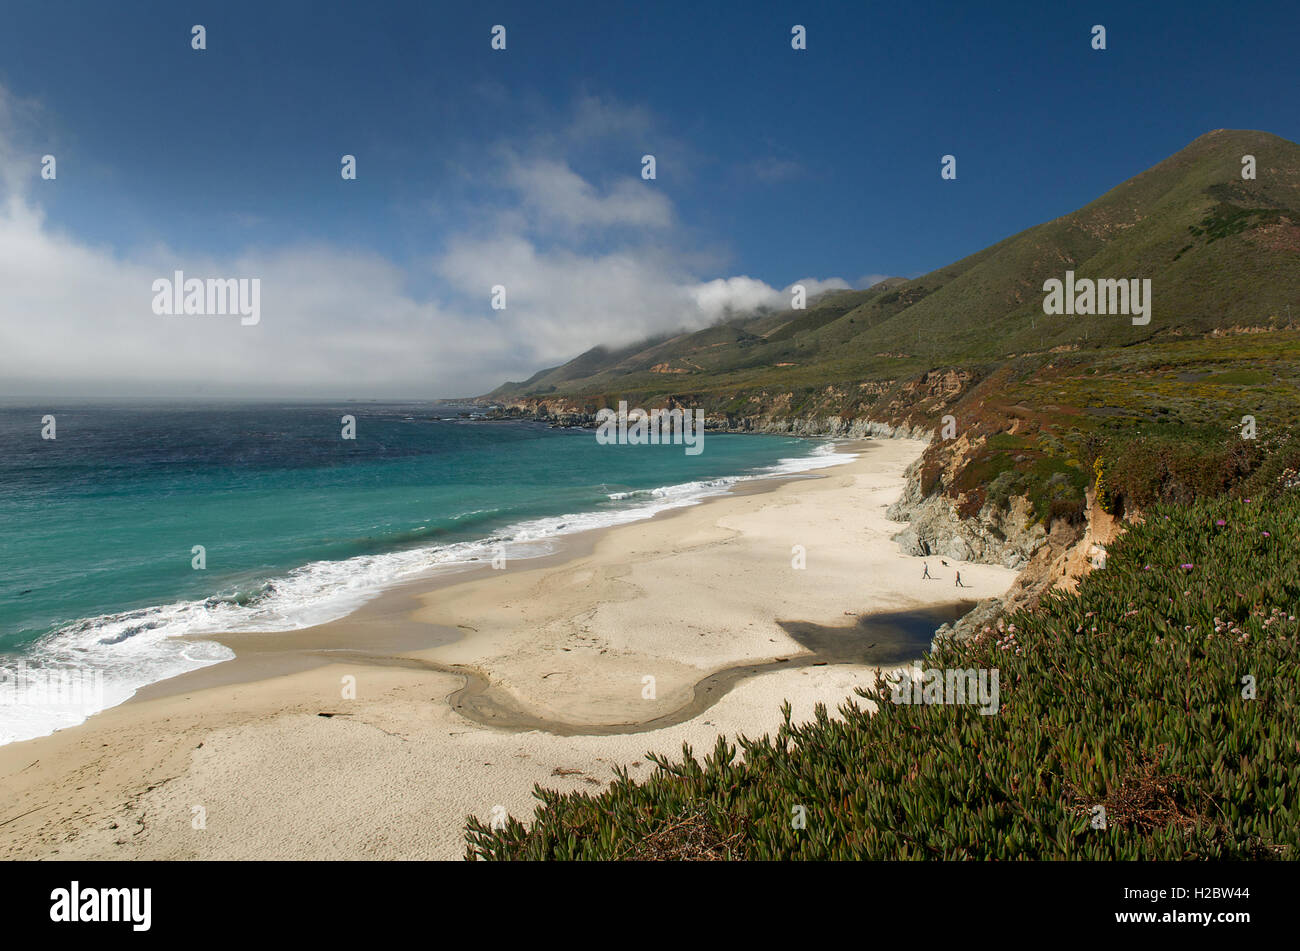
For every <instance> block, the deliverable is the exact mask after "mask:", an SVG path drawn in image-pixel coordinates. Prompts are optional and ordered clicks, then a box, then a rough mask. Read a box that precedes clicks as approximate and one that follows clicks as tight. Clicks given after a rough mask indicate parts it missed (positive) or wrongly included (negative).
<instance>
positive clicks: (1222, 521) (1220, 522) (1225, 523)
mask: <svg viewBox="0 0 1300 951" xmlns="http://www.w3.org/2000/svg"><path fill="white" fill-rule="evenodd" d="M1214 524H1215V525H1227V524H1228V523H1227V522H1225V521H1224V520H1223V519H1219V520H1218V521H1217V522H1215V523H1214Z"/></svg>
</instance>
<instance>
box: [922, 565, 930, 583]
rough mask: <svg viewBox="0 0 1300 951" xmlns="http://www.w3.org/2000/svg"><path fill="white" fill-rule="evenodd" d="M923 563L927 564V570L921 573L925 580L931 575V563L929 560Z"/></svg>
mask: <svg viewBox="0 0 1300 951" xmlns="http://www.w3.org/2000/svg"><path fill="white" fill-rule="evenodd" d="M921 564H923V565H925V571H923V572H922V573H921V578H922V580H924V579H925V578H929V577H930V563H929V562H928V561H923V562H921Z"/></svg>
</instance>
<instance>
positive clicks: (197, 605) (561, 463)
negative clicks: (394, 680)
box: [0, 403, 832, 742]
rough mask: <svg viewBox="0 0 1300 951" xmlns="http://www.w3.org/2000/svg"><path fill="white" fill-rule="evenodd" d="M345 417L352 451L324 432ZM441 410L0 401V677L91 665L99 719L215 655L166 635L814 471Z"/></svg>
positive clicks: (814, 461)
mask: <svg viewBox="0 0 1300 951" xmlns="http://www.w3.org/2000/svg"><path fill="white" fill-rule="evenodd" d="M462 409H464V410H468V409H469V408H468V407H466V408H462ZM47 414H52V415H54V416H55V420H56V423H55V425H56V430H55V435H56V438H55V439H53V440H49V439H42V438H41V431H42V422H41V420H42V417H44V416H45V415H47ZM345 414H351V415H352V416H355V417H356V439H355V440H345V439H342V438H340V434H341V430H342V426H341V423H340V418H341V417H342V416H343V415H345ZM448 416H450V417H453V418H439V417H448ZM455 416H456V409H455V408H451V407H445V406H434V405H431V404H369V403H367V404H352V405H327V404H297V405H285V404H252V403H241V404H230V405H216V404H203V405H192V406H176V405H168V406H166V407H164V406H161V405H159V406H148V405H127V404H111V405H110V404H98V405H91V406H85V405H83V406H75V405H69V406H59V405H44V406H17V405H4V406H0V445H3V446H4V447H5V451H4V453H3V457H0V519H2V521H0V665H8V666H9V667H10V668H12V667H13V665H14V664H15V663H17V662H18V661H22V662H23V663H25V664H28V665H33V666H46V667H51V666H57V665H66V666H73V667H77V668H79V669H83V670H84V669H94V670H95V671H97V672H102V677H103V680H104V684H105V700H104V703H105V704H106V705H107V704H111V703H115V702H120V700H122V699H125V698H126V697H127V696H129V695H130V694H131V693H132V692H133V691H134V690H135V689H138V688H139V687H140V686H142V685H144V684H146V683H151V682H154V681H156V680H159V679H163V678H165V677H169V676H173V675H175V674H177V673H181V672H183V671H185V670H190V669H195V668H196V667H200V666H203V665H205V664H210V663H215V662H217V661H220V660H223V659H226V658H227V657H229V656H230V655H229V652H228V651H227V650H226V649H225V648H223V647H221V646H220V645H217V644H215V643H213V642H203V641H178V640H176V638H175V637H174V635H178V634H204V633H216V632H220V631H228V630H245V631H272V630H286V629H293V628H300V627H305V626H308V625H310V624H315V623H320V622H323V621H327V620H331V619H333V618H337V617H341V616H343V615H345V614H347V613H348V612H349V611H351V610H352V609H354V608H355V607H357V606H358V605H359V604H361V603H363V602H364V601H365V600H366V599H368V598H370V597H372V596H374V594H376V593H377V592H378V591H379V590H381V589H382V588H383V587H384V586H386V585H391V584H392V583H394V582H396V581H400V580H402V579H404V578H409V577H414V576H417V575H419V574H420V573H423V572H428V571H430V570H454V569H455V568H457V567H464V566H466V565H469V564H473V563H474V560H475V559H478V560H490V559H492V558H493V557H494V556H504V557H506V558H507V564H508V563H509V561H510V560H513V559H518V558H526V557H530V556H535V555H539V554H544V553H546V552H548V551H551V550H553V549H554V547H555V539H556V538H558V537H559V536H561V535H564V534H568V533H571V532H574V531H581V530H583V529H586V528H595V527H599V526H602V525H608V524H616V523H619V522H625V521H632V520H635V519H638V518H645V517H648V516H650V515H652V514H653V513H654V512H656V511H660V510H662V509H664V508H666V507H671V506H674V505H681V504H690V503H692V502H694V501H698V500H699V499H701V498H704V497H706V496H708V495H710V494H718V493H720V492H723V491H725V490H726V488H727V486H729V485H730V484H733V483H734V481H735V480H736V479H737V478H746V477H753V476H755V475H761V474H765V473H770V472H773V471H797V470H799V469H804V468H815V467H818V466H820V465H824V464H828V463H830V462H831V461H832V460H831V458H830V457H829V455H828V454H827V450H828V448H829V447H828V446H827V445H826V444H825V443H818V442H812V441H807V440H799V439H794V438H784V437H773V436H745V435H722V434H717V435H714V434H709V435H706V437H705V440H704V451H703V452H702V453H701V454H699V455H697V456H690V455H687V454H686V453H685V452H684V451H683V447H682V446H680V445H679V446H671V445H669V446H612V445H600V444H599V443H597V441H596V439H595V436H594V433H593V432H591V431H590V430H586V431H577V430H554V429H550V428H548V427H546V426H544V425H541V424H537V423H528V422H489V421H475V420H469V419H460V418H454V417H455ZM194 546H203V549H204V557H205V559H206V564H205V566H204V567H203V568H202V569H197V568H195V567H194V562H195V557H196V556H195V554H194ZM69 716H71V722H75V721H76V720H78V719H80V718H81V717H80V716H75V715H67V714H60V717H62V718H63V719H61V720H60V719H59V717H55V718H54V720H56V721H58V722H53V721H52V720H51V715H48V714H47V713H44V712H42V711H41V710H39V709H37V710H29V709H26V708H25V707H24V706H23V705H22V704H15V703H9V704H4V705H0V742H4V741H6V740H12V739H15V738H20V737H21V736H24V735H40V734H41V733H44V732H48V731H49V729H52V728H54V726H57V725H60V723H61V722H65V721H67V720H68V717H69ZM51 723H52V725H51ZM33 730H38V732H32V731H33Z"/></svg>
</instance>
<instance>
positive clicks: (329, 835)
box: [0, 439, 1015, 859]
mask: <svg viewBox="0 0 1300 951" xmlns="http://www.w3.org/2000/svg"><path fill="white" fill-rule="evenodd" d="M923 448H924V443H922V442H920V441H918V440H904V439H899V440H880V441H872V442H871V443H869V444H868V446H867V448H865V450H860V451H859V455H858V458H857V459H856V460H854V461H851V462H848V463H846V464H843V465H838V466H834V467H830V468H826V469H823V470H819V471H816V472H815V473H812V474H809V475H804V476H796V477H790V476H780V475H777V476H774V477H772V478H770V479H764V480H755V481H754V482H751V483H747V484H745V486H746V487H745V489H744V490H741V491H735V490H734V487H733V491H732V492H730V493H728V494H725V495H719V496H713V497H710V498H707V499H704V500H702V501H701V502H700V503H698V504H695V505H690V506H683V507H680V508H676V509H672V510H668V511H665V512H661V513H659V514H658V515H656V516H655V517H653V518H651V519H647V520H643V521H639V522H634V523H630V524H625V525H618V526H613V527H609V528H603V529H598V530H596V531H594V532H590V533H583V535H586V536H588V537H586V538H582V540H581V541H576V540H577V539H579V538H580V536H579V535H577V534H575V535H574V536H570V538H568V539H566V544H565V546H564V548H563V549H562V550H561V551H559V552H555V553H553V554H550V555H546V556H542V557H540V558H535V559H528V560H526V561H521V562H518V563H512V564H509V565H507V568H506V569H505V570H501V571H494V570H492V569H491V568H488V567H486V566H485V567H483V568H476V569H473V570H471V571H469V572H462V573H457V574H455V575H452V576H449V577H447V578H445V579H443V581H442V583H438V582H437V581H436V579H435V583H433V584H432V585H431V584H430V581H429V580H425V581H423V582H420V581H412V582H410V583H404V584H402V585H400V586H398V587H397V588H394V589H390V590H389V591H388V592H386V593H385V594H383V595H380V596H379V597H378V598H375V599H373V600H372V601H370V602H368V603H367V604H366V605H363V606H362V607H361V608H360V609H358V610H357V611H355V612H353V613H352V614H351V615H349V616H348V617H346V618H343V619H340V620H338V621H333V622H330V623H329V624H324V625H319V626H318V627H316V628H307V629H304V630H301V631H296V632H289V633H288V634H284V635H267V634H262V635H251V634H250V635H233V636H230V637H228V639H227V640H228V641H229V642H230V643H231V644H232V645H236V646H235V648H234V649H235V651H236V659H235V660H233V661H229V662H225V663H221V664H217V665H213V666H210V667H205V668H202V669H200V670H196V671H192V672H190V673H187V674H182V675H181V676H179V677H176V678H172V679H170V680H168V681H162V682H160V683H158V684H154V685H151V686H150V687H148V688H145V689H143V690H141V691H140V692H138V693H137V695H136V696H135V697H133V698H131V700H129V701H128V702H126V703H123V704H121V705H119V706H117V707H113V708H110V709H109V710H106V711H104V712H102V713H100V714H97V715H95V716H93V717H91V718H90V719H88V720H87V721H86V722H84V723H82V724H80V725H78V726H74V727H69V728H67V729H65V730H61V731H59V732H56V733H54V734H52V735H49V736H45V737H41V738H38V739H33V740H27V741H23V742H19V743H14V744H10V745H8V746H5V747H3V748H0V790H3V793H4V795H3V799H2V800H0V801H3V802H4V803H5V806H4V808H3V811H2V812H0V830H2V831H0V850H2V852H3V854H4V855H5V856H6V857H9V858H99V859H103V858H133V859H165V858H206V859H241V858H412V859H418V858H458V857H460V856H463V854H464V842H463V825H464V821H465V818H466V816H467V815H470V814H473V815H476V816H479V817H480V818H482V819H487V818H490V817H491V815H492V814H493V813H494V811H496V810H497V807H500V808H501V809H504V810H505V811H507V812H509V813H510V814H513V815H515V816H517V817H521V818H526V817H527V816H528V815H529V814H531V811H532V807H533V805H534V804H535V803H534V801H533V800H532V796H531V792H532V788H533V786H534V784H536V783H540V784H542V785H543V786H547V787H551V788H556V789H560V790H562V791H568V790H573V789H585V790H588V791H592V792H595V791H597V790H598V789H600V788H603V787H604V785H605V784H607V783H608V782H609V781H610V779H611V778H612V775H611V774H612V770H613V768H614V767H615V766H620V765H621V766H625V767H627V768H628V769H629V772H630V773H631V775H632V776H633V777H636V776H638V775H641V776H644V775H646V774H647V772H648V771H649V770H650V769H651V768H652V766H651V765H650V764H649V763H648V762H647V761H645V758H644V755H645V753H646V751H647V750H653V751H656V752H659V753H662V754H665V755H669V756H677V755H679V753H680V750H681V747H682V744H683V743H689V744H691V745H692V746H693V747H695V748H697V749H699V748H702V747H705V748H711V747H712V746H713V744H714V742H715V741H716V738H717V737H718V736H719V735H725V736H727V737H729V738H734V737H735V736H737V735H740V734H749V735H760V734H762V733H764V732H771V731H772V730H774V729H775V728H776V726H777V725H778V724H779V722H780V707H781V704H782V702H784V701H789V702H790V703H791V706H792V709H793V715H794V716H795V718H796V719H808V718H809V717H810V716H811V715H812V712H813V708H814V707H815V706H816V705H818V704H825V705H826V706H827V707H828V708H829V709H832V710H833V709H835V708H837V707H838V706H839V705H840V704H842V703H843V702H845V701H846V700H851V699H854V696H853V690H854V687H857V686H864V687H865V686H869V685H870V684H871V683H873V682H874V678H875V673H876V671H877V670H881V669H889V668H891V667H895V666H898V665H900V664H903V663H906V662H908V661H909V660H913V659H915V658H916V657H919V656H920V654H921V653H923V652H924V650H926V649H928V646H929V636H930V635H931V634H932V633H933V629H934V628H933V627H930V628H929V630H928V631H925V633H924V635H923V636H922V635H921V634H920V633H919V631H918V629H917V628H916V626H915V625H916V623H917V622H916V620H915V619H916V618H917V617H924V618H925V624H928V623H929V622H930V621H932V620H934V619H935V618H936V617H937V616H938V614H936V612H938V613H939V614H942V612H944V611H947V612H949V614H951V612H953V611H955V610H958V608H957V607H956V606H954V602H955V601H956V599H955V598H954V597H953V595H955V594H958V593H960V594H961V595H963V596H964V597H965V598H967V599H969V600H970V601H971V602H973V601H975V600H978V599H980V598H984V597H988V596H990V595H996V594H1000V593H1001V592H1003V591H1005V590H1006V589H1007V588H1008V587H1009V586H1010V585H1011V583H1012V582H1013V581H1014V579H1015V572H1014V571H1012V570H1010V569H1006V568H1002V567H999V566H991V565H978V564H969V565H967V564H961V565H959V566H958V567H960V568H961V570H962V571H963V573H964V575H965V578H966V580H967V582H968V585H969V586H968V587H967V588H965V589H963V590H961V591H960V592H958V591H956V590H952V589H953V587H954V586H952V585H951V584H945V583H944V582H943V581H940V580H934V581H925V580H922V579H921V577H920V576H921V562H922V561H923V560H924V559H921V558H913V557H910V556H907V555H904V554H902V553H901V552H900V551H899V550H898V547H897V545H896V544H895V543H894V542H893V541H892V540H891V536H892V534H893V533H894V532H896V531H897V530H898V527H899V526H898V523H894V522H890V521H888V520H887V519H886V518H885V516H884V511H885V509H886V508H887V506H888V505H889V504H890V503H892V502H893V501H894V500H895V499H897V498H898V496H899V494H900V493H901V490H902V487H903V485H904V475H903V473H904V471H905V469H906V467H907V465H908V464H909V463H910V462H911V461H912V460H913V459H914V458H916V457H917V456H918V455H919V454H920V452H921V450H922V449H923ZM794 547H802V548H805V549H806V552H805V556H806V565H805V566H804V567H802V568H797V567H796V566H795V565H794V563H793V560H792V548H794ZM935 560H936V559H930V561H931V562H933V561H935ZM930 567H931V572H932V573H936V574H937V573H938V571H939V570H942V569H938V566H937V565H934V564H931V566H930ZM944 577H945V579H946V580H949V581H950V580H951V574H945V576H944ZM945 606H947V607H945ZM927 612H929V615H928V616H927ZM891 618H892V621H891V620H890V619H891ZM909 623H910V624H912V627H911V628H910V629H909V627H908V624H909ZM939 623H942V622H941V621H940V622H939ZM891 625H892V626H891ZM934 626H936V627H937V626H938V625H937V624H935V625H934ZM921 629H922V630H923V629H924V625H923V626H922V628H921ZM360 638H364V639H365V643H364V649H363V650H361V651H358V640H359V639H360ZM207 639H211V638H210V637H209V638H207ZM253 640H256V641H257V644H256V646H252V645H250V643H249V642H250V641H253ZM223 642H226V641H223ZM241 646H242V651H241ZM475 675H476V676H477V678H478V679H477V680H476V679H475ZM646 678H652V679H651V680H649V681H647V679H646ZM349 680H350V681H351V684H352V685H353V686H354V689H355V699H353V698H350V697H349V696H348V695H347V684H348V682H349ZM648 684H652V685H653V686H652V687H649V689H648V687H647V685H648ZM858 702H859V703H868V704H869V701H862V700H859V701H858ZM485 724H487V725H485ZM196 810H202V815H203V816H204V817H205V818H204V827H203V828H201V829H200V828H198V826H197V825H196V824H195V823H197V822H198V821H199V820H198V819H197V818H195V817H196V816H198V815H199V814H200V813H199V812H198V811H196Z"/></svg>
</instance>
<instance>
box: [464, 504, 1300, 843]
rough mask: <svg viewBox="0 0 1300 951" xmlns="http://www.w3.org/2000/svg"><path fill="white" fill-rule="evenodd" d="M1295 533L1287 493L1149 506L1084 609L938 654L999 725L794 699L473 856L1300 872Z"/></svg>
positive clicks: (1080, 600)
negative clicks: (834, 708)
mask: <svg viewBox="0 0 1300 951" xmlns="http://www.w3.org/2000/svg"><path fill="white" fill-rule="evenodd" d="M1298 522H1300V494H1297V493H1296V492H1294V491H1280V492H1277V491H1275V492H1274V493H1273V494H1272V495H1271V496H1269V497H1265V496H1260V497H1252V498H1251V499H1249V500H1247V499H1246V498H1241V497H1237V498H1227V497H1223V498H1219V499H1214V500H1200V501H1197V502H1195V503H1193V504H1191V505H1187V506H1159V507H1156V508H1154V509H1152V510H1150V511H1149V512H1147V513H1146V518H1145V521H1144V522H1143V523H1142V524H1139V525H1135V526H1133V527H1132V529H1131V530H1130V531H1129V532H1128V533H1127V534H1126V535H1124V536H1123V537H1122V538H1121V539H1120V540H1119V542H1118V543H1117V544H1116V545H1115V546H1114V547H1113V548H1112V549H1111V552H1110V557H1109V559H1108V561H1107V564H1106V567H1105V568H1104V569H1102V570H1099V571H1095V572H1093V573H1092V574H1091V575H1089V576H1088V577H1087V578H1086V579H1085V580H1084V581H1083V583H1082V585H1081V586H1080V588H1079V591H1078V592H1077V593H1075V594H1060V593H1057V594H1052V595H1049V596H1048V597H1046V598H1044V599H1043V601H1042V602H1040V603H1039V604H1038V606H1037V607H1035V608H1034V609H1032V610H1029V611H1021V612H1017V613H1015V614H1012V615H1009V616H1008V617H1006V618H1004V619H1003V621H1002V622H1001V623H1000V625H998V626H996V627H994V628H989V629H986V630H985V631H983V632H982V633H981V634H980V635H979V636H977V637H976V638H974V639H972V640H970V641H968V642H965V643H958V644H945V645H941V646H940V647H939V648H938V649H937V650H935V651H933V652H932V653H931V654H929V655H927V657H926V658H925V659H924V661H923V666H926V667H930V666H933V667H940V668H953V667H974V668H991V667H996V668H998V669H999V671H1000V677H1001V695H1002V702H1001V708H1000V710H999V712H998V714H997V715H996V716H981V715H980V714H979V712H978V711H977V710H976V709H974V708H972V707H969V706H959V705H895V704H892V703H882V704H880V705H879V711H878V712H877V713H875V714H874V715H873V714H870V713H869V712H868V711H867V710H866V709H864V707H863V706H862V704H861V701H860V699H856V698H855V699H851V700H848V701H846V703H845V704H844V705H843V706H842V707H841V709H840V713H841V715H842V717H843V719H842V720H840V719H832V718H831V717H830V716H829V715H828V713H827V711H826V710H825V709H824V708H819V709H818V710H817V712H816V714H815V718H814V720H813V721H812V722H809V723H804V724H794V723H792V722H791V720H790V715H789V707H788V706H787V707H786V708H785V711H784V712H785V723H784V724H783V725H782V726H781V727H780V728H779V729H778V731H777V733H776V735H775V737H772V736H763V737H761V738H758V739H748V738H744V737H741V738H740V739H739V740H738V743H737V744H734V745H733V744H731V743H728V742H727V741H726V739H725V738H720V739H719V741H718V744H717V746H716V748H715V749H714V751H713V752H712V753H711V754H709V755H707V756H705V757H703V759H702V760H700V759H697V758H696V757H695V756H694V755H693V754H692V752H691V750H690V749H689V748H685V749H684V750H683V757H682V759H681V760H680V761H676V762H673V761H669V760H667V759H664V758H660V757H652V760H653V761H654V763H655V764H656V769H655V772H654V773H653V774H652V775H651V776H649V777H648V778H647V779H645V780H643V781H633V780H632V779H631V778H630V777H629V776H628V774H627V772H626V770H620V771H619V774H618V776H617V779H616V780H615V782H614V783H613V784H612V785H611V786H610V787H609V788H608V789H607V790H605V791H604V792H601V793H599V794H596V795H591V794H587V793H572V794H565V795H562V794H560V793H557V792H554V791H548V790H544V789H541V788H540V787H539V788H538V789H536V791H535V792H536V795H537V797H538V799H540V800H541V805H540V806H539V807H538V809H537V811H536V814H535V816H534V817H533V819H532V822H531V823H530V824H528V825H524V824H523V823H520V822H519V821H517V820H515V819H514V818H511V819H510V820H509V821H508V822H507V823H506V825H505V827H504V828H500V829H498V830H495V831H494V830H492V829H491V828H490V827H488V826H487V825H484V824H482V823H480V822H479V821H478V820H476V819H472V818H471V819H470V820H469V824H468V827H467V841H468V852H467V854H468V857H470V858H479V859H567V858H581V859H611V858H620V859H636V858H666V857H679V858H717V859H726V858H745V859H774V858H800V859H902V858H907V859H917V858H947V859H964V858H972V859H1015V858H1026V859H1033V858H1067V859H1211V858H1218V859H1265V858H1280V859H1296V858H1300V848H1298V845H1300V718H1298V717H1297V715H1296V714H1297V709H1300V651H1298V650H1297V638H1298V637H1300V621H1297V616H1298V614H1300V536H1298V535H1297V533H1296V531H1295V525H1296V524H1297V523H1298ZM880 686H882V685H881V684H877V685H876V687H877V688H879V687H880ZM871 692H872V691H871V690H863V689H859V690H858V694H860V696H861V697H867V696H869V695H870V694H871ZM739 754H743V756H742V755H739ZM1098 807H1100V808H1098ZM800 826H802V827H800Z"/></svg>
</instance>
